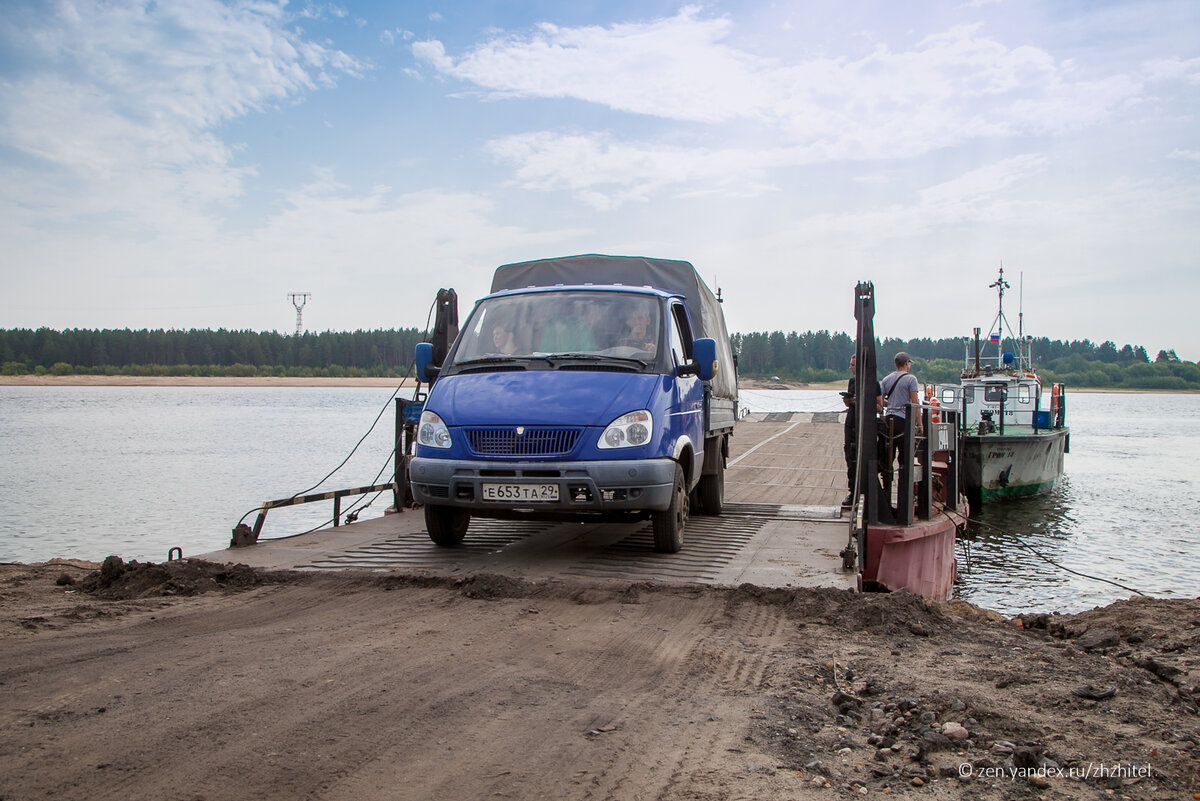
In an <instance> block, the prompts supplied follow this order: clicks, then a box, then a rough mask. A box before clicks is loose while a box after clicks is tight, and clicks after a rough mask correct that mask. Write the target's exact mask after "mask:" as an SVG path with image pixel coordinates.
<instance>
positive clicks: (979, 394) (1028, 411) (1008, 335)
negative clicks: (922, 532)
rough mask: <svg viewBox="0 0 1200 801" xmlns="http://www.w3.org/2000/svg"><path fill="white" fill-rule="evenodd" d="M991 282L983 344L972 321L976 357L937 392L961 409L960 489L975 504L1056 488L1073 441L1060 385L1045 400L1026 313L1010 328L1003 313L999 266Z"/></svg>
mask: <svg viewBox="0 0 1200 801" xmlns="http://www.w3.org/2000/svg"><path fill="white" fill-rule="evenodd" d="M989 288H990V289H995V290H996V294H997V296H998V299H999V310H998V312H997V314H996V319H995V320H994V321H993V323H992V325H991V328H990V329H989V333H988V341H987V344H986V345H985V346H983V348H982V349H981V343H980V336H979V329H978V328H976V329H975V337H974V345H975V354H974V361H973V363H972V361H971V359H970V356H969V353H968V354H967V355H966V356H965V357H964V360H963V361H964V366H963V372H962V378H961V381H960V383H959V384H939V385H938V387H937V394H936V396H935V398H934V399H935V400H936V401H937V402H938V403H939V404H940V405H941V406H942V407H950V408H952V409H958V410H959V411H960V414H959V420H960V423H959V426H960V427H959V440H960V451H961V453H960V456H961V459H962V480H963V491H964V493H965V494H966V497H967V501H968V502H969V504H970V508H971V509H972V510H973V511H975V510H978V509H980V508H981V506H982V504H985V503H992V502H995V501H1001V500H1005V499H1008V498H1016V497H1021V496H1027V495H1037V494H1040V493H1044V492H1049V491H1050V490H1052V489H1054V487H1055V486H1056V485H1057V484H1058V481H1059V479H1060V478H1062V474H1063V462H1064V459H1063V456H1064V454H1066V453H1069V452H1070V442H1071V439H1070V437H1071V435H1070V430H1069V429H1068V428H1067V425H1066V416H1067V401H1066V388H1065V386H1064V385H1063V384H1054V385H1053V386H1052V387H1051V391H1050V398H1049V403H1048V404H1046V403H1044V401H1043V397H1042V380H1041V379H1040V378H1039V377H1038V375H1037V373H1036V372H1035V370H1034V368H1033V354H1032V343H1033V337H1031V336H1026V335H1025V333H1024V313H1023V312H1022V313H1019V314H1018V322H1017V333H1016V334H1015V335H1014V334H1013V331H1012V327H1011V326H1010V325H1009V322H1008V319H1007V318H1006V317H1005V316H1004V292H1005V290H1007V289H1009V288H1010V287H1009V284H1008V282H1007V281H1006V280H1004V267H1001V268H1000V276H999V278H997V279H996V281H995V283H993V284H991V285H990V287H989ZM967 347H968V348H969V347H970V340H967ZM993 347H994V348H995V350H994V351H992V350H991V349H992V348H993Z"/></svg>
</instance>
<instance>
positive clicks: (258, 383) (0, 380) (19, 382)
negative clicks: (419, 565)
mask: <svg viewBox="0 0 1200 801" xmlns="http://www.w3.org/2000/svg"><path fill="white" fill-rule="evenodd" d="M413 386H415V381H414V379H412V378H405V379H403V381H401V380H400V379H397V378H381V377H365V378H293V377H285V376H139V375H2V376H0V387H310V388H312V387H317V388H320V387H326V388H334V387H395V388H397V389H411V388H412V387H413ZM845 388H846V385H845V383H843V382H840V381H839V382H837V383H830V384H803V383H800V382H795V383H793V382H789V381H767V380H763V379H756V378H745V379H742V380H740V381H739V382H738V389H743V390H746V389H749V390H799V389H814V390H826V391H836V390H843V389H845ZM1069 391H1072V392H1104V393H1114V394H1126V395H1133V394H1138V393H1147V392H1150V393H1168V394H1183V395H1194V394H1197V390H1186V389H1172V390H1162V389H1119V388H1098V387H1081V388H1077V389H1070V388H1069Z"/></svg>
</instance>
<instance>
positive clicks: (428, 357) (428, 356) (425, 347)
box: [415, 342, 441, 384]
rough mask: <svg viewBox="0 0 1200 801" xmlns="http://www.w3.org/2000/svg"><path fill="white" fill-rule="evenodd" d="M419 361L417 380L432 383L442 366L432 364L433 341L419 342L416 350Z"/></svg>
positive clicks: (416, 357) (417, 360)
mask: <svg viewBox="0 0 1200 801" xmlns="http://www.w3.org/2000/svg"><path fill="white" fill-rule="evenodd" d="M415 359H416V363H417V380H418V381H420V382H421V383H422V384H432V383H433V381H434V379H435V378H437V374H438V373H439V372H441V368H439V367H437V366H435V365H433V364H431V362H432V361H433V343H431V342H418V343H417V347H416V352H415Z"/></svg>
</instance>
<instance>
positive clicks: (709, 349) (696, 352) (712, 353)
mask: <svg viewBox="0 0 1200 801" xmlns="http://www.w3.org/2000/svg"><path fill="white" fill-rule="evenodd" d="M692 357H693V358H694V359H695V360H696V375H698V376H699V377H700V380H701V381H712V377H713V376H714V375H716V374H717V367H718V365H717V341H716V340H715V339H710V338H708V337H701V338H700V339H697V340H696V341H695V342H694V343H692Z"/></svg>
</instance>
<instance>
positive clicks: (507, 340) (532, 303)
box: [454, 291, 662, 364]
mask: <svg viewBox="0 0 1200 801" xmlns="http://www.w3.org/2000/svg"><path fill="white" fill-rule="evenodd" d="M661 328H662V325H661V319H660V314H659V304H658V302H657V299H656V298H654V297H651V296H649V295H641V294H637V293H633V292H589V291H564V292H531V293H529V294H523V295H509V296H506V297H500V298H489V299H486V300H484V301H482V302H481V303H480V304H479V305H478V306H476V307H475V310H474V311H473V312H472V313H471V317H470V319H469V320H468V321H467V325H466V327H465V328H464V329H463V333H462V338H461V340H460V342H459V345H458V350H457V352H456V353H455V357H454V363H455V364H464V363H468V362H476V361H479V360H485V361H493V360H497V361H499V360H506V359H508V358H513V359H520V358H537V357H543V356H548V355H567V354H569V355H584V356H601V357H610V358H618V359H636V360H641V361H653V360H654V358H655V355H656V353H657V352H658V342H659V339H660V336H661Z"/></svg>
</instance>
